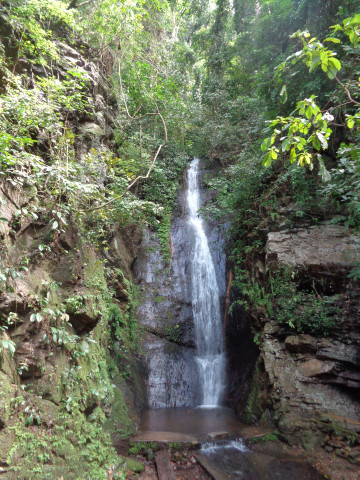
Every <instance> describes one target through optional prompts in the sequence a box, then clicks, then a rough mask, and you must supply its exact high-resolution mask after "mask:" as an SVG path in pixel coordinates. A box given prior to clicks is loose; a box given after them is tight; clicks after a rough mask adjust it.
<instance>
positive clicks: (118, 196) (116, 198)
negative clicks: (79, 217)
mask: <svg viewBox="0 0 360 480" xmlns="http://www.w3.org/2000/svg"><path fill="white" fill-rule="evenodd" d="M161 148H162V145H160V146H159V148H158V150H157V152H156V155H155V157H154V158H153V161H152V162H151V165H150V167H149V170H148V172H147V174H146V175H139V176H138V177H136V178H135V180H133V181H132V182H131V183H130V185H128V187H127V188H126V190H125V191H124V192H123V193H122V194H121V195H117V196H116V197H113V198H112V199H111V200H109V201H108V202H105V203H103V204H101V205H98V206H97V207H92V208H88V209H87V210H79V212H82V213H86V212H92V211H93V210H100V209H101V208H104V207H107V206H108V205H110V204H111V203H113V202H115V200H120V199H121V198H122V197H123V196H124V195H125V194H126V193H127V192H128V191H129V190H130V188H132V187H133V186H134V185H135V183H136V182H138V181H139V180H140V179H142V178H143V179H145V178H149V175H150V173H151V170H152V169H153V168H154V166H155V162H156V159H157V157H158V156H159V153H160V150H161Z"/></svg>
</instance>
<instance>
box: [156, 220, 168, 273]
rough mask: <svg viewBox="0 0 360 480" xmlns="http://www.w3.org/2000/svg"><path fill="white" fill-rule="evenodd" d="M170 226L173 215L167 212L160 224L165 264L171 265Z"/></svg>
mask: <svg viewBox="0 0 360 480" xmlns="http://www.w3.org/2000/svg"><path fill="white" fill-rule="evenodd" d="M170 228H171V215H170V213H169V212H165V213H164V216H163V218H162V219H161V221H160V224H159V226H158V236H159V241H160V251H161V254H162V257H163V260H164V264H165V266H169V265H170V260H171V248H170Z"/></svg>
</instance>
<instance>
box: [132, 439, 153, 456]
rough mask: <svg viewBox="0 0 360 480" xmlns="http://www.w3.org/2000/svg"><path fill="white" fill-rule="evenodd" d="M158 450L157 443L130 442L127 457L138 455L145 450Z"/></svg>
mask: <svg viewBox="0 0 360 480" xmlns="http://www.w3.org/2000/svg"><path fill="white" fill-rule="evenodd" d="M149 449H151V450H154V451H156V450H158V449H159V444H158V442H130V448H129V455H139V454H142V453H145V452H146V451H147V450H149Z"/></svg>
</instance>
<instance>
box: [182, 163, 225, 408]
mask: <svg viewBox="0 0 360 480" xmlns="http://www.w3.org/2000/svg"><path fill="white" fill-rule="evenodd" d="M199 162H200V161H199V159H198V158H195V159H194V160H193V161H192V162H191V164H190V168H189V170H188V175H187V180H188V185H187V204H188V209H189V222H190V224H191V225H192V227H193V229H194V234H195V242H194V249H193V257H192V259H191V286H192V295H191V296H192V310H193V315H194V324H195V337H196V346H197V358H196V360H197V365H198V368H199V378H200V384H201V387H202V392H203V398H202V406H204V407H206V406H209V407H210V406H218V405H219V404H220V401H221V396H222V393H223V391H224V387H225V352H224V348H223V336H222V322H221V314H220V292H219V287H218V284H217V280H216V271H215V266H214V262H213V259H212V257H211V253H210V249H209V242H208V239H207V236H206V234H205V230H204V225H203V221H202V219H201V218H200V217H199V216H198V210H199V208H200V206H201V205H200V189H199V178H198V177H199Z"/></svg>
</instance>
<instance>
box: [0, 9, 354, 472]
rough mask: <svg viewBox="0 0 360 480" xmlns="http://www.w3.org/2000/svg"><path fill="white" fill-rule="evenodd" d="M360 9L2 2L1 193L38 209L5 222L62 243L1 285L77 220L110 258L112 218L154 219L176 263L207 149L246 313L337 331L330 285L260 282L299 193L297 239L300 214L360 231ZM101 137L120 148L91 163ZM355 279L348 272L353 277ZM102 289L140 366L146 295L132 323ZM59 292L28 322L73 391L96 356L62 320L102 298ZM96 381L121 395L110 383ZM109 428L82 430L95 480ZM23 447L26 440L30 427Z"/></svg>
mask: <svg viewBox="0 0 360 480" xmlns="http://www.w3.org/2000/svg"><path fill="white" fill-rule="evenodd" d="M357 6H358V2H357V0H346V1H345V0H326V1H325V0H261V1H256V0H234V1H233V2H229V1H228V0H217V2H206V1H205V0H193V1H187V0H167V1H166V0H151V1H147V2H145V1H130V0H124V1H120V0H89V1H81V0H79V1H77V0H72V1H71V2H69V1H63V0H28V1H26V2H24V1H23V0H6V1H4V2H2V7H1V12H0V22H1V23H0V34H1V42H0V182H1V185H2V186H0V187H1V188H2V189H3V187H4V185H11V186H12V187H13V188H14V189H15V190H17V191H22V192H25V194H26V195H27V196H28V198H29V199H30V200H32V199H34V198H36V201H29V202H28V204H29V206H26V207H23V208H20V209H18V210H17V211H16V214H15V219H14V220H12V221H11V223H10V224H9V222H8V219H7V218H0V222H2V223H3V224H6V227H8V228H9V232H10V233H9V235H10V236H11V238H14V239H16V238H17V235H18V233H19V232H21V231H22V230H23V229H24V228H26V227H27V225H28V224H29V223H31V222H37V224H39V225H48V226H49V234H48V236H47V239H46V242H45V241H44V242H43V243H40V244H39V245H38V246H37V248H36V251H28V250H26V248H25V247H23V246H20V247H19V248H23V251H22V255H21V256H20V257H19V258H16V261H15V262H14V259H13V258H12V257H11V255H9V250H8V249H7V247H6V246H2V247H0V267H1V270H0V289H1V291H2V292H11V291H14V284H15V283H16V281H17V280H18V279H19V278H21V276H22V275H23V274H24V273H25V272H27V271H28V269H29V267H30V265H31V264H32V262H34V261H36V259H39V258H42V257H43V256H44V255H45V256H46V255H48V254H51V249H52V247H53V245H54V242H55V241H56V239H57V238H58V237H59V235H61V234H62V233H64V232H65V230H66V228H67V226H68V225H69V224H72V225H76V226H77V228H78V229H79V232H80V233H81V236H82V239H83V241H84V244H88V245H91V247H92V248H95V249H97V250H98V251H102V252H106V249H107V246H108V242H109V238H110V236H111V233H112V227H113V225H114V224H115V223H119V224H120V225H129V224H137V225H143V224H145V223H146V224H148V225H149V226H150V228H152V229H153V230H156V231H158V234H159V239H160V242H161V246H162V253H163V256H164V259H165V261H166V263H168V262H169V261H170V249H169V241H168V240H169V228H170V218H171V213H172V209H173V204H174V199H175V196H176V194H177V190H178V186H179V183H180V181H181V175H182V172H183V169H184V168H185V166H186V163H187V161H188V159H189V158H190V156H194V155H196V156H200V157H202V158H204V159H206V160H207V161H208V162H209V165H210V166H211V167H212V168H213V170H214V172H215V175H213V176H211V178H210V179H209V181H208V183H209V186H210V187H211V188H213V189H214V190H216V192H217V196H216V200H214V202H213V203H212V204H210V205H208V206H207V207H206V214H207V215H209V216H211V217H212V218H215V219H219V220H220V219H223V218H226V219H227V220H229V221H230V224H231V228H230V232H229V238H228V253H229V259H230V261H231V264H232V268H233V270H234V273H235V280H234V285H235V286H237V287H239V290H241V292H242V295H243V298H242V299H241V300H239V301H240V302H242V303H243V302H244V301H245V302H246V303H249V304H250V305H251V306H252V307H254V306H255V307H256V308H257V309H258V310H259V309H260V310H261V312H262V314H263V315H264V317H265V318H269V317H273V316H274V315H275V316H276V317H277V318H278V320H279V322H281V323H283V324H286V325H287V327H288V328H290V329H296V330H297V331H299V332H312V333H314V334H328V333H329V332H330V331H331V330H332V329H333V328H334V327H335V325H336V320H335V319H336V315H337V313H338V312H337V308H336V305H334V303H333V300H329V299H327V298H326V295H319V294H318V292H317V291H316V289H311V288H308V289H306V290H302V291H299V290H298V289H297V272H296V271H285V272H264V274H263V276H262V278H255V276H254V275H253V274H252V266H253V265H254V263H255V261H256V259H257V258H258V257H259V256H261V255H262V256H263V254H264V219H269V218H270V219H272V221H275V222H276V219H277V217H278V209H279V207H280V206H281V205H282V202H283V201H284V197H286V196H287V197H291V199H292V202H294V203H295V215H294V218H289V219H288V220H287V221H288V225H287V226H288V227H291V226H293V225H294V224H295V223H296V222H297V221H298V220H299V219H303V218H307V219H309V222H310V223H311V224H316V223H317V222H318V221H319V219H322V218H324V217H325V216H326V214H327V212H329V210H331V211H332V212H333V214H334V215H335V214H336V216H335V221H336V222H338V223H341V224H345V225H347V226H348V227H349V228H351V229H353V230H354V231H358V230H359V229H360V179H359V172H360V167H359V161H360V148H359V140H360V138H359V137H360V111H359V105H360V85H359V82H360V65H359V47H360V33H359V32H360V15H359V14H356V13H357V12H356V7H357ZM76 52H78V56H77V53H76ZM80 56H81V58H82V59H86V62H87V63H85V62H82V61H80V60H79V57H80ZM71 58H72V59H73V60H71ZM69 59H70V60H69ZM74 59H75V60H74ZM89 65H92V67H89ZM99 112H100V113H99ZM101 112H102V113H101ZM99 115H100V117H101V118H100V117H99ZM94 119H96V120H97V121H98V122H100V120H101V122H102V123H103V124H104V128H100V127H96V125H95V123H94ZM84 124H86V125H87V127H86V128H88V130H87V131H86V130H84V128H83V127H81V125H84ZM94 125H95V126H94ZM108 127H110V130H111V132H110V133H106V132H107V128H108ZM89 136H91V137H96V136H98V137H99V139H100V138H106V139H107V140H106V142H104V141H101V140H99V141H98V144H97V147H96V148H92V149H91V151H90V152H87V153H86V154H83V153H82V152H83V149H82V145H83V144H84V143H86V142H87V141H88V137H89ZM315 207H316V208H315ZM314 212H315V213H314ZM359 271H360V269H359V268H354V270H353V271H352V273H351V276H352V279H353V280H354V281H357V280H358V278H359V277H360V274H359ZM106 276H107V280H109V279H110V280H109V281H108V284H105V283H104V281H105V280H104V278H105V277H106ZM105 277H104V275H103V276H102V280H101V281H100V283H101V285H100V287H99V285H98V286H97V287H96V288H97V289H98V290H99V291H100V290H101V292H100V293H99V298H96V299H90V303H91V301H92V302H93V308H96V309H97V310H98V311H99V312H100V311H101V310H103V311H104V312H105V313H106V314H105V316H106V321H107V322H108V325H109V327H110V330H111V338H110V339H109V344H110V346H111V345H114V344H115V343H116V342H117V341H122V342H123V356H124V357H126V349H127V348H128V349H130V348H132V347H133V346H134V337H135V335H134V328H135V327H134V325H133V324H132V317H131V311H132V308H133V304H134V302H135V300H134V298H135V293H134V289H133V287H132V286H131V285H130V284H128V285H127V288H126V290H127V292H128V300H129V302H128V303H129V305H128V307H127V309H126V311H125V312H122V311H121V310H120V309H119V307H118V306H117V305H116V302H115V303H114V301H113V296H114V295H113V294H112V292H111V288H110V289H109V288H108V285H109V284H111V278H112V277H114V278H115V277H120V279H121V281H122V282H123V283H126V279H124V278H123V274H122V272H121V271H120V272H115V271H112V270H109V269H108V270H107V271H106V270H105ZM56 288H57V287H56V285H53V284H51V285H50V284H49V285H46V289H45V290H46V292H45V294H44V295H43V297H42V298H40V297H38V298H35V297H34V298H35V299H34V303H33V308H32V313H31V318H30V320H31V322H33V323H35V325H36V324H37V323H41V322H45V321H47V322H49V323H48V326H49V333H48V337H47V338H46V339H45V340H46V341H47V342H48V344H51V345H53V344H56V345H60V346H63V347H66V348H67V350H68V352H70V353H69V355H70V356H71V358H72V361H73V364H74V370H72V372H71V375H72V377H71V378H69V380H68V383H69V385H70V384H71V382H73V383H74V384H76V381H77V380H78V381H79V382H80V380H79V378H77V377H76V375H78V376H79V375H80V373H79V372H78V370H76V367H79V365H81V362H84V361H85V360H84V358H86V356H87V354H88V352H89V349H91V348H95V347H92V345H91V344H92V339H91V338H87V339H86V338H85V339H83V340H82V341H81V342H80V341H79V337H77V336H76V335H72V334H71V333H70V330H69V329H68V325H67V321H66V318H67V315H68V314H69V312H71V309H73V310H74V311H78V310H79V309H81V308H82V306H83V305H84V304H85V303H88V302H89V298H86V296H79V295H72V296H70V297H69V298H67V299H66V300H65V301H64V302H63V303H61V304H60V305H59V302H58V303H57V304H56V302H53V303H51V298H52V297H51V296H52V295H53V297H54V298H55V296H56V295H55V293H54V291H56ZM314 288H315V287H314ZM51 291H53V293H51ZM48 292H50V293H48ZM95 296H96V295H95ZM49 299H50V300H49ZM54 305H55V306H56V308H55V306H54ZM304 305H305V307H304V308H303V306H304ZM300 306H301V308H302V310H301V309H300V310H299V308H300ZM299 312H300V313H299ZM16 322H17V313H16V312H15V311H14V312H10V313H8V314H6V315H5V314H4V315H3V314H1V323H0V333H1V337H0V351H5V350H6V351H7V352H11V353H12V354H13V353H14V352H15V349H16V343H15V342H14V341H13V340H12V339H11V335H10V333H11V329H12V327H13V326H14V325H15V324H16ZM124 345H125V346H124ZM99 348H100V347H99ZM97 354H99V352H97ZM120 357H121V355H120ZM123 360H124V359H123ZM117 361H118V363H121V361H122V359H121V358H117ZM125 364H126V362H125ZM19 368H21V366H20V367H19ZM99 368H100V370H101V368H105V367H103V366H101V365H100V367H99ZM122 373H124V372H122ZM97 374H98V375H99V378H100V377H101V381H103V380H104V378H105V379H106V381H105V380H104V389H105V390H107V389H110V387H109V381H110V380H109V378H110V377H107V376H106V375H107V374H106V375H105V374H102V373H101V372H100V371H99V372H97ZM69 375H70V373H69ZM71 375H70V376H71ZM125 376H126V375H125ZM81 381H85V380H84V379H82V380H81ZM69 388H70V387H69ZM94 388H95V387H94ZM89 389H90V386H89ZM109 395H110V394H109ZM78 396H79V398H77V400H76V401H77V403H76V405H75V404H74V405H72V406H69V405H66V404H65V405H64V412H65V413H64V418H65V420H64V425H63V426H61V428H60V426H58V428H59V429H60V430H61V429H62V432H61V433H62V434H63V433H64V432H63V431H64V430H65V431H66V425H67V422H70V420H71V419H70V417H69V416H66V412H68V413H69V412H72V411H76V409H77V408H80V407H79V403H80V394H79V392H78ZM100 396H101V395H100V394H99V397H100ZM104 397H105V394H104ZM66 398H70V401H71V399H72V400H74V399H73V398H72V397H71V395H70V393H68V395H67V397H66ZM19 403H20V400H19ZM29 408H30V407H29ZM22 415H23V417H24V418H23V420H24V423H25V424H26V427H28V426H29V425H39V424H40V417H39V416H38V410H37V409H36V408H35V407H31V408H30V410H28V411H25V410H24V411H23V412H22ZM74 418H76V416H75V415H74ZM78 421H79V423H81V422H80V420H78ZM99 425H102V424H101V422H100V421H99V423H96V422H95V423H94V424H92V425H90V426H89V425H88V424H87V423H84V424H83V423H81V428H80V430H81V432H82V433H81V435H78V438H76V441H75V443H76V442H78V444H79V445H80V446H81V445H82V444H84V445H85V444H86V445H87V450H86V452H85V454H84V455H85V456H86V460H87V461H88V462H89V463H90V464H91V465H92V467H91V468H93V473H92V475H93V476H92V477H91V478H102V475H103V473H104V469H105V468H107V467H108V466H109V465H110V463H111V462H112V461H113V457H112V456H111V454H110V453H109V452H110V450H109V449H108V450H106V449H104V448H103V447H101V449H100V450H98V451H100V452H101V453H102V454H103V455H102V456H99V458H97V459H96V458H95V456H94V451H95V450H96V449H98V448H100V447H99V446H98V444H97V443H96V441H97V440H96V441H95V440H94V439H95V438H97V436H98V435H100V434H99V431H100V430H99V428H100V427H99ZM85 430H91V431H90V432H89V431H85ZM18 435H19V442H20V441H21V442H26V441H29V439H28V437H27V436H26V435H27V433H26V432H25V433H24V431H22V432H21V434H20V433H19V432H18ZM21 435H22V436H21ZM64 435H65V434H64ZM65 436H66V435H65ZM89 439H90V440H89ZM104 442H105V444H106V442H107V440H104ZM29 445H30V447H31V444H29ZM37 447H38V445H37ZM41 448H43V450H44V452H45V453H44V454H43V455H44V456H43V457H41V458H39V462H40V463H41V462H44V463H46V462H47V461H48V460H49V455H50V453H49V447H48V446H46V445H45V444H44V445H41ZM109 448H110V447H109ZM10 457H11V455H10ZM100 457H101V458H100ZM24 458H25V457H24ZM9 461H10V460H9ZM27 468H29V465H27ZM19 478H20V477H19Z"/></svg>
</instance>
